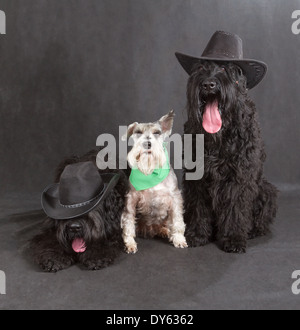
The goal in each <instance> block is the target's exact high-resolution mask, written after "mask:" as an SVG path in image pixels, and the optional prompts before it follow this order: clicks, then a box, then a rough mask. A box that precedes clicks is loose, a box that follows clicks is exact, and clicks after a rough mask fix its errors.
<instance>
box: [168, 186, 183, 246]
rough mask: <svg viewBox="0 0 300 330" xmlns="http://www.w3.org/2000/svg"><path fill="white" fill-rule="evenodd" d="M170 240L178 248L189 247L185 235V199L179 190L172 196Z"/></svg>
mask: <svg viewBox="0 0 300 330" xmlns="http://www.w3.org/2000/svg"><path fill="white" fill-rule="evenodd" d="M169 226H170V228H169V229H170V241H171V242H172V243H173V244H174V246H175V247H176V248H182V249H183V248H187V247H188V245H187V243H186V239H185V237H184V232H185V224H184V220H183V199H182V196H181V193H180V191H179V190H177V191H176V192H175V193H174V194H173V196H172V206H171V210H170V222H169Z"/></svg>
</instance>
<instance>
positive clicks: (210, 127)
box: [202, 102, 222, 134]
mask: <svg viewBox="0 0 300 330" xmlns="http://www.w3.org/2000/svg"><path fill="white" fill-rule="evenodd" d="M218 106H219V105H218V102H214V103H209V104H207V106H206V107H205V112H204V116H203V123H202V126H203V128H204V129H205V130H206V132H207V133H211V134H214V133H217V132H219V130H220V129H221V127H222V119H221V116H220V112H219V107H218Z"/></svg>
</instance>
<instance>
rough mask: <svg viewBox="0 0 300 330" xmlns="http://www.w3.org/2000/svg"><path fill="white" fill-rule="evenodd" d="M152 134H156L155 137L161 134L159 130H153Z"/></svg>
mask: <svg viewBox="0 0 300 330" xmlns="http://www.w3.org/2000/svg"><path fill="white" fill-rule="evenodd" d="M153 135H154V136H156V137H158V136H160V135H161V131H154V132H153Z"/></svg>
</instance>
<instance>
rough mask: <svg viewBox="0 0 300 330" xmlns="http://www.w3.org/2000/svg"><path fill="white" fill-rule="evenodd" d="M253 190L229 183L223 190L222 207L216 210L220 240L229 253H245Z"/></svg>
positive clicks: (250, 219) (222, 246) (249, 227)
mask: <svg viewBox="0 0 300 330" xmlns="http://www.w3.org/2000/svg"><path fill="white" fill-rule="evenodd" d="M250 205H252V201H251V190H249V188H248V187H247V186H245V185H238V184H236V183H232V182H230V183H228V182H227V184H226V185H224V188H223V198H222V205H219V207H218V209H216V210H215V212H216V217H217V219H218V220H217V221H218V223H217V224H218V239H219V241H220V243H221V248H222V249H223V250H224V251H225V252H228V253H245V252H246V247H247V238H248V233H249V231H250V229H251V226H250V224H251V221H252V217H253V215H252V208H251V207H250Z"/></svg>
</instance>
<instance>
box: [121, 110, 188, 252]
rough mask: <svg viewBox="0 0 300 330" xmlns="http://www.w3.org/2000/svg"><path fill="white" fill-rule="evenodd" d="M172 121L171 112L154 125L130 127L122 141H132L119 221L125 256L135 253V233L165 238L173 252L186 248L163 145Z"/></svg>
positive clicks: (173, 179) (180, 206) (177, 195)
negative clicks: (126, 186) (127, 186)
mask: <svg viewBox="0 0 300 330" xmlns="http://www.w3.org/2000/svg"><path fill="white" fill-rule="evenodd" d="M173 121H174V112H173V111H171V112H169V114H168V115H166V116H164V117H162V118H161V119H160V120H159V121H157V122H154V123H147V124H139V123H133V124H131V125H130V126H129V127H128V131H127V134H126V135H125V136H124V137H123V140H126V139H127V138H129V137H132V138H133V141H134V146H133V148H132V150H131V151H130V152H129V154H128V163H129V165H130V167H131V168H132V172H131V175H130V190H129V193H128V194H127V196H126V202H125V209H124V212H123V215H122V221H121V223H122V229H123V239H124V243H125V246H126V252H127V253H132V254H134V253H136V252H137V243H136V241H135V237H136V233H137V234H138V236H140V237H144V238H146V237H150V238H152V237H155V236H159V237H165V238H166V237H167V238H169V240H170V242H172V243H173V244H174V246H175V247H176V248H186V247H187V243H186V239H185V237H184V232H185V224H184V220H183V200H182V195H181V192H180V190H179V189H178V182H177V177H176V175H175V173H174V171H173V169H172V168H171V167H170V164H169V159H168V154H167V151H166V147H165V144H164V141H165V139H166V138H167V137H169V136H170V135H171V132H172V127H173Z"/></svg>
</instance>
